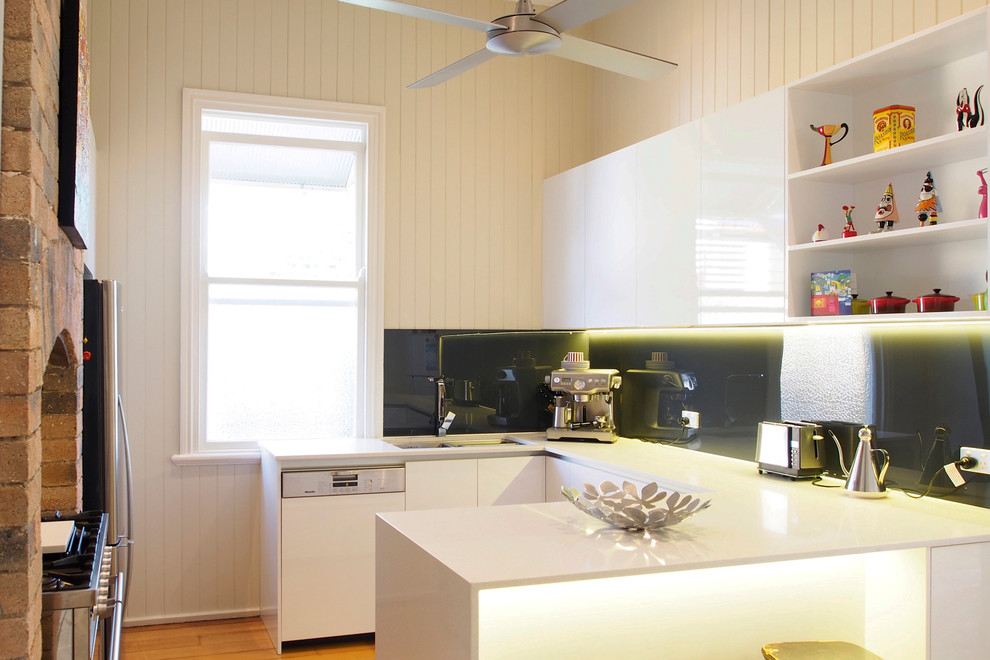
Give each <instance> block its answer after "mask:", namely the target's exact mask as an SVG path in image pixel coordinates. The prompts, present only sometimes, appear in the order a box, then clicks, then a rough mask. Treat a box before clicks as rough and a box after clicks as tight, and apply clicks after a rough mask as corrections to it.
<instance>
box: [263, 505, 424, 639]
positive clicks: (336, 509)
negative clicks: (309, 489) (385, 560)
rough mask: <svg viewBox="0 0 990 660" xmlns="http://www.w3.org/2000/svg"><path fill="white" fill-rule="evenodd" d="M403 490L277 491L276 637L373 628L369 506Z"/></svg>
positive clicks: (382, 508) (376, 508) (381, 508)
mask: <svg viewBox="0 0 990 660" xmlns="http://www.w3.org/2000/svg"><path fill="white" fill-rule="evenodd" d="M404 509H405V493H369V494H361V495H348V496H344V497H300V498H284V499H282V604H281V617H280V618H281V621H282V640H283V641H291V640H298V639H313V638H317V637H333V636H336V635H355V634H360V633H370V632H374V630H375V514H376V513H384V512H388V511H402V510H404Z"/></svg>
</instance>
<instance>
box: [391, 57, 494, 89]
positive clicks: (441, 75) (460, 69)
mask: <svg viewBox="0 0 990 660" xmlns="http://www.w3.org/2000/svg"><path fill="white" fill-rule="evenodd" d="M497 56H498V53H493V52H492V51H490V50H488V49H487V48H482V49H481V50H479V51H478V52H476V53H471V54H470V55H468V56H467V57H465V58H462V59H459V60H457V61H456V62H454V63H453V64H448V65H447V66H445V67H444V68H442V69H440V70H439V71H435V72H434V73H431V74H430V75H428V76H426V77H425V78H423V79H422V80H417V81H416V82H414V83H413V84H411V85H408V88H409V89H419V88H420V87H433V86H434V85H439V84H440V83H442V82H444V81H445V80H450V79H451V78H453V77H454V76H457V75H460V74H462V73H464V72H465V71H468V70H470V69H473V68H474V67H476V66H478V65H479V64H483V63H485V62H487V61H488V60H490V59H492V58H493V57H497Z"/></svg>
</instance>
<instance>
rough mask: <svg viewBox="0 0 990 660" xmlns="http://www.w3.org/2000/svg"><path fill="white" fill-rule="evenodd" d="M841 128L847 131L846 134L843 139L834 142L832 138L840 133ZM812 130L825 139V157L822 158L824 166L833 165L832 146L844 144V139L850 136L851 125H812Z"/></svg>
mask: <svg viewBox="0 0 990 660" xmlns="http://www.w3.org/2000/svg"><path fill="white" fill-rule="evenodd" d="M840 128H841V129H845V132H844V133H843V134H842V137H840V138H839V139H838V140H836V141H835V142H832V137H833V136H834V135H835V134H836V133H838V132H839V129H840ZM811 130H813V131H814V132H815V133H818V134H819V135H821V136H822V137H824V138H825V155H824V156H822V165H831V164H832V145H836V144H838V143H840V142H842V138H844V137H846V136H847V135H849V124H822V125H821V126H815V125H814V124H811Z"/></svg>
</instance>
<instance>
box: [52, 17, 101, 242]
mask: <svg viewBox="0 0 990 660" xmlns="http://www.w3.org/2000/svg"><path fill="white" fill-rule="evenodd" d="M86 30H87V21H86V0H63V2H62V31H61V50H60V53H59V66H60V71H61V77H60V79H59V86H58V95H59V114H58V224H59V227H61V228H62V231H63V232H65V235H66V236H68V237H69V241H70V242H71V243H72V245H73V246H75V247H77V248H79V249H83V250H84V249H86V243H87V241H89V240H90V228H91V220H92V203H91V199H92V197H91V196H92V183H91V174H92V171H93V166H94V157H95V144H94V139H93V126H92V123H91V122H90V115H89V45H88V43H87V39H86Z"/></svg>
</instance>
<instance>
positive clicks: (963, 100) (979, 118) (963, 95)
mask: <svg viewBox="0 0 990 660" xmlns="http://www.w3.org/2000/svg"><path fill="white" fill-rule="evenodd" d="M982 90H983V85H980V86H979V87H977V88H976V94H974V95H973V104H972V106H971V105H970V103H969V92H968V91H966V88H965V87H963V88H962V89H961V90H960V91H959V94H958V95H957V96H956V126H958V128H959V130H960V131H961V130H962V129H964V128H976V127H977V126H982V125H983V118H984V116H983V106H982V105H981V103H980V92H981V91H982Z"/></svg>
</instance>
